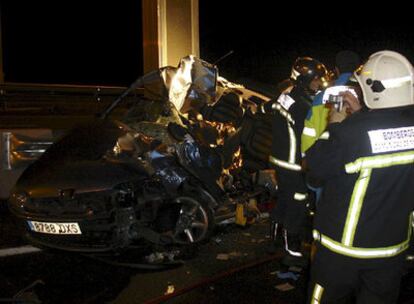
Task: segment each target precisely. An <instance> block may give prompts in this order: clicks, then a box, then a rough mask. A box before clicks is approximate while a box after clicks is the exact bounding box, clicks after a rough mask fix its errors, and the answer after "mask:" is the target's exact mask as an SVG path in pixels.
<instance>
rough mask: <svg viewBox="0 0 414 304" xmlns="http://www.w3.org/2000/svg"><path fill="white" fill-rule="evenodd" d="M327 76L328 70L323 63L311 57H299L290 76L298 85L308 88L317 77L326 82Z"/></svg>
mask: <svg viewBox="0 0 414 304" xmlns="http://www.w3.org/2000/svg"><path fill="white" fill-rule="evenodd" d="M327 76H328V70H327V69H326V67H325V65H324V64H323V63H321V62H319V61H318V60H316V59H313V58H311V57H299V58H297V59H296V60H295V63H294V64H293V66H292V72H291V75H290V78H291V79H293V80H294V81H295V82H296V83H297V84H298V85H300V86H302V87H305V88H306V87H307V86H308V85H309V84H310V83H311V81H312V80H314V79H316V78H320V79H321V80H322V82H325V81H326V80H327Z"/></svg>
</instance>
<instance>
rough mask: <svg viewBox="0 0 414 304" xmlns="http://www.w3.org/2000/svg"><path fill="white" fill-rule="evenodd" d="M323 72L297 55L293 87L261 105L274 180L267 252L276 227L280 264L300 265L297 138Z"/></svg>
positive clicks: (303, 197)
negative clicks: (268, 118) (267, 119)
mask: <svg viewBox="0 0 414 304" xmlns="http://www.w3.org/2000/svg"><path fill="white" fill-rule="evenodd" d="M326 75H327V70H326V68H325V66H324V65H323V64H322V63H320V62H319V61H317V60H315V59H313V58H310V57H299V58H298V59H296V61H295V63H294V65H293V67H292V74H291V79H292V81H293V83H294V86H293V87H292V88H291V90H290V91H289V92H286V93H282V94H281V95H280V96H279V98H278V99H277V101H275V102H269V103H267V104H266V105H265V106H264V111H265V112H266V113H268V112H272V115H273V116H274V117H273V119H272V136H273V138H272V149H271V153H272V155H270V157H269V161H270V164H271V166H272V167H273V168H274V169H275V171H276V175H277V181H278V196H277V203H276V206H275V208H274V209H273V210H272V212H271V233H270V235H271V240H272V245H273V246H271V248H270V251H275V249H276V248H277V247H276V239H277V236H278V230H280V231H281V232H282V239H283V243H284V249H285V253H286V255H285V257H284V259H283V263H284V264H286V265H288V266H291V265H299V266H304V265H303V264H304V259H303V254H302V251H301V242H302V235H303V228H304V225H305V221H306V215H307V207H306V204H307V187H306V184H305V181H304V176H303V171H302V166H301V153H300V149H301V143H300V138H301V134H302V130H303V124H304V120H305V117H306V114H307V113H308V111H309V109H310V105H311V103H312V96H314V94H316V92H317V91H319V90H320V89H321V87H322V83H323V81H324V77H326ZM281 227H283V229H281ZM272 247H273V248H272ZM272 249H273V250H272Z"/></svg>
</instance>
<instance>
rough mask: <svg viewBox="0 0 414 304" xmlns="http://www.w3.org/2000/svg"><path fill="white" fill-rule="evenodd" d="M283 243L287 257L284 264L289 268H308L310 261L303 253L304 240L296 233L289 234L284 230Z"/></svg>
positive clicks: (283, 261) (284, 258)
mask: <svg viewBox="0 0 414 304" xmlns="http://www.w3.org/2000/svg"><path fill="white" fill-rule="evenodd" d="M283 241H284V249H285V253H286V255H285V256H284V257H283V258H282V261H281V262H282V264H283V265H285V266H289V267H291V266H295V267H301V268H304V267H306V266H307V265H308V261H307V258H306V257H305V256H304V254H303V251H302V240H301V238H300V235H299V234H296V233H289V232H288V231H287V230H286V229H284V230H283Z"/></svg>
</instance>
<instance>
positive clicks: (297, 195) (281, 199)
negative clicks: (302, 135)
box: [271, 167, 308, 234]
mask: <svg viewBox="0 0 414 304" xmlns="http://www.w3.org/2000/svg"><path fill="white" fill-rule="evenodd" d="M275 168H276V175H277V183H278V194H277V199H276V206H275V207H274V208H273V210H272V212H271V220H272V221H273V222H277V223H280V224H282V225H283V227H284V228H285V229H286V230H287V231H289V233H292V234H300V233H302V232H303V228H304V226H305V224H306V217H307V210H308V208H307V206H306V203H307V187H306V184H305V180H304V177H303V174H302V172H297V171H290V170H286V169H281V168H279V167H275Z"/></svg>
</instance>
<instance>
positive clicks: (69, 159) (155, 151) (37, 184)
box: [9, 56, 277, 252]
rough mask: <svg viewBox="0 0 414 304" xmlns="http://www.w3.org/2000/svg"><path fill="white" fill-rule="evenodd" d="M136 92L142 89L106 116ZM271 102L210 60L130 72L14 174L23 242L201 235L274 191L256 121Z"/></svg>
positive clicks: (187, 239)
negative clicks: (118, 114) (124, 82)
mask: <svg viewBox="0 0 414 304" xmlns="http://www.w3.org/2000/svg"><path fill="white" fill-rule="evenodd" d="M136 87H142V88H144V89H145V96H144V97H137V100H136V102H135V104H134V105H133V106H132V107H131V108H130V109H128V111H127V112H126V113H125V115H124V116H123V117H122V118H121V119H114V118H112V117H111V112H112V110H113V109H114V108H115V107H116V106H117V104H119V103H120V102H122V99H123V98H124V97H125V96H127V95H128V93H129V92H130V91H131V90H133V89H135V88H136ZM268 100H269V97H267V96H265V95H263V94H260V93H257V92H255V91H252V90H249V89H246V88H245V87H244V86H242V85H238V84H234V83H231V82H229V81H227V80H226V79H224V78H222V77H220V76H218V72H217V67H216V66H214V65H212V64H209V63H207V62H205V61H202V60H200V59H198V58H195V57H193V56H188V57H186V58H183V59H182V60H181V62H180V65H179V66H178V67H165V68H161V69H159V70H157V71H154V72H152V73H149V74H147V75H144V76H143V77H141V78H139V79H138V80H137V81H135V82H134V83H133V84H132V85H131V86H130V87H129V88H128V89H127V90H126V91H125V92H124V93H123V94H122V95H121V96H120V97H119V98H117V99H116V100H115V101H114V103H113V104H112V105H111V106H110V107H109V108H108V109H107V110H106V111H105V112H104V113H102V114H101V115H100V117H97V118H96V119H95V120H94V121H92V122H90V123H88V124H85V125H80V126H79V127H77V128H75V129H73V130H71V131H70V132H68V133H67V134H66V135H64V136H63V137H62V138H61V139H59V140H58V141H57V142H55V143H54V144H53V145H52V146H51V147H50V148H49V149H48V150H47V151H46V152H45V153H44V154H42V156H41V157H40V158H39V159H38V160H37V161H36V162H34V163H33V164H31V165H30V166H29V167H28V168H27V169H26V170H25V171H24V173H23V174H22V175H21V176H20V178H19V180H18V181H17V183H16V185H15V187H14V189H13V191H12V195H11V197H10V200H9V209H10V210H11V212H12V214H13V215H14V216H15V218H16V219H17V220H18V223H19V225H20V227H21V228H22V230H23V233H24V234H25V236H26V238H27V239H28V240H29V241H30V242H31V243H33V244H35V245H41V246H45V247H48V248H57V249H62V250H68V251H79V252H105V251H113V250H118V249H122V248H127V247H129V246H131V245H132V244H135V243H137V242H140V241H144V242H147V243H149V244H155V245H157V246H169V245H171V244H175V245H177V244H178V245H181V246H185V245H188V244H193V243H197V242H201V241H203V240H206V239H208V238H209V236H210V234H211V232H212V230H213V228H214V226H215V225H216V224H217V223H219V222H220V221H223V220H226V219H229V218H232V217H234V216H235V211H236V208H237V206H240V205H243V206H246V205H247V204H248V203H251V202H252V200H253V201H254V200H257V199H258V198H259V197H263V196H266V195H269V193H270V192H272V191H275V189H276V187H277V186H276V181H275V178H274V174H273V173H272V172H270V171H269V170H266V169H267V168H266V166H267V165H266V164H267V158H268V153H269V151H270V144H269V141H270V140H271V138H270V136H271V135H270V134H271V132H269V130H270V129H269V123H268V122H266V119H264V118H263V117H257V116H260V115H261V114H260V113H259V111H258V110H257V109H258V108H259V107H260V105H261V104H262V103H264V102H266V101H268ZM257 147H260V148H257ZM266 193H267V194H266ZM246 210H248V208H247V209H246Z"/></svg>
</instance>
